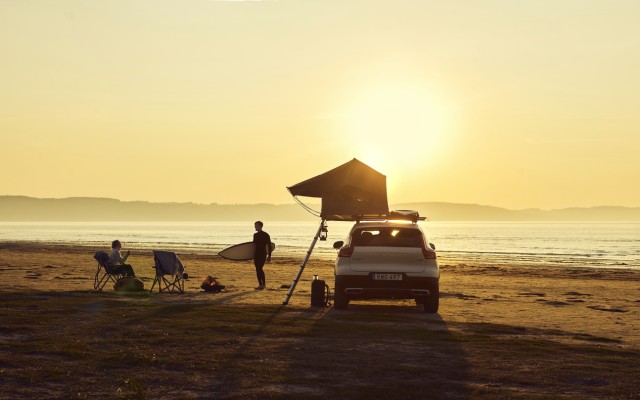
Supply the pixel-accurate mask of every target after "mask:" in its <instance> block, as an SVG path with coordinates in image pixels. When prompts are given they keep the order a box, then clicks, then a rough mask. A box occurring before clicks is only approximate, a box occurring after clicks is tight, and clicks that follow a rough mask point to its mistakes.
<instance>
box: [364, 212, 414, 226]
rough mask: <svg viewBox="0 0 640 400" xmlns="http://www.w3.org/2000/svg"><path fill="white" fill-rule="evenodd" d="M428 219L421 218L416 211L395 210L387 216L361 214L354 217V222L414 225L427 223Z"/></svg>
mask: <svg viewBox="0 0 640 400" xmlns="http://www.w3.org/2000/svg"><path fill="white" fill-rule="evenodd" d="M426 219H427V218H426V217H421V216H420V214H419V213H418V212H417V211H415V210H394V211H390V212H389V213H387V214H361V215H354V216H353V220H354V221H356V222H362V221H411V222H413V223H414V224H415V223H417V222H418V221H425V220H426Z"/></svg>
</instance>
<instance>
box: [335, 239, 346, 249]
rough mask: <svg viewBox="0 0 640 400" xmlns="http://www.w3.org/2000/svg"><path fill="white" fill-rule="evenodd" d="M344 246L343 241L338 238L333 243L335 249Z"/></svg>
mask: <svg viewBox="0 0 640 400" xmlns="http://www.w3.org/2000/svg"><path fill="white" fill-rule="evenodd" d="M342 246H344V242H343V241H342V240H338V241H337V242H335V243H334V244H333V248H334V249H336V250H340V249H341V248H342Z"/></svg>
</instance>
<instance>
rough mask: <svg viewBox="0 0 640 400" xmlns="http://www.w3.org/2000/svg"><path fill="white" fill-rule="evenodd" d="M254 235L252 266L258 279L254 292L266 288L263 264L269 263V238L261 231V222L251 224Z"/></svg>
mask: <svg viewBox="0 0 640 400" xmlns="http://www.w3.org/2000/svg"><path fill="white" fill-rule="evenodd" d="M253 226H254V228H255V229H256V233H254V234H253V243H255V245H256V252H255V254H254V255H253V265H255V266H256V276H257V277H258V287H257V288H256V290H263V289H264V288H265V287H266V282H265V276H264V270H263V267H264V264H265V262H271V236H269V234H268V233H267V232H265V231H263V230H262V227H263V226H264V224H263V223H262V221H256V222H255V223H254V224H253Z"/></svg>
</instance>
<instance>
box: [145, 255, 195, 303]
mask: <svg viewBox="0 0 640 400" xmlns="http://www.w3.org/2000/svg"><path fill="white" fill-rule="evenodd" d="M153 260H154V261H155V264H156V266H155V268H156V276H155V278H154V279H153V284H152V285H151V290H150V291H151V292H153V288H154V287H155V286H156V283H157V284H158V291H159V292H165V291H166V292H169V293H175V292H179V293H184V281H185V279H187V274H186V273H185V272H184V265H182V263H181V262H180V259H178V256H176V253H174V252H171V251H161V250H153ZM167 276H169V277H170V278H169V279H167ZM171 278H173V279H171Z"/></svg>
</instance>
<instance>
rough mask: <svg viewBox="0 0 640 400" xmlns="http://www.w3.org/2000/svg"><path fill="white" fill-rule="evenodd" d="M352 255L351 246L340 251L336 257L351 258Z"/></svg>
mask: <svg viewBox="0 0 640 400" xmlns="http://www.w3.org/2000/svg"><path fill="white" fill-rule="evenodd" d="M351 254H353V246H347V247H343V248H341V249H340V251H339V252H338V257H351Z"/></svg>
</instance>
